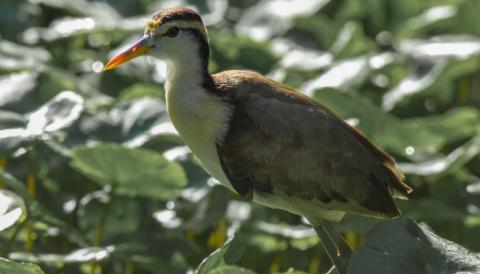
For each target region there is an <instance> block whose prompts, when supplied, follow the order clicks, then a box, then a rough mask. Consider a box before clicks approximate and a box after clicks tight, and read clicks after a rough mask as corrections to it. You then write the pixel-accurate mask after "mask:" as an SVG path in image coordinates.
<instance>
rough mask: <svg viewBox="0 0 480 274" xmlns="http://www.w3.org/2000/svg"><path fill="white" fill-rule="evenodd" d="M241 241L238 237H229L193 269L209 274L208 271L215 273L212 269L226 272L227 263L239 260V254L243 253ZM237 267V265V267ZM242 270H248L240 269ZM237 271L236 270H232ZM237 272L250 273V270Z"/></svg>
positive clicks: (199, 273) (197, 273)
mask: <svg viewBox="0 0 480 274" xmlns="http://www.w3.org/2000/svg"><path fill="white" fill-rule="evenodd" d="M243 248H244V247H243V243H242V241H241V240H240V238H239V237H234V238H230V239H229V240H228V241H227V242H226V243H225V244H224V245H223V247H221V248H219V249H217V250H215V251H214V252H213V253H211V254H210V255H209V256H208V257H207V258H205V259H204V260H203V262H202V263H201V264H200V265H199V266H198V268H197V270H196V271H195V273H196V274H210V273H217V272H213V271H216V270H218V271H220V272H218V273H227V272H223V271H225V269H228V268H225V267H227V266H231V265H228V264H229V263H234V262H237V261H238V260H240V258H241V256H242V255H243V251H244V249H243ZM237 268H238V267H237ZM238 269H240V268H238ZM242 271H250V270H245V269H242ZM233 273H237V272H233ZM238 273H252V272H238Z"/></svg>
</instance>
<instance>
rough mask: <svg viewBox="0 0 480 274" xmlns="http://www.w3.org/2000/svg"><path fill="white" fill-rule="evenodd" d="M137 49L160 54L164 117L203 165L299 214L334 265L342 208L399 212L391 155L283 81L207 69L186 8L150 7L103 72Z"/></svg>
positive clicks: (398, 177) (341, 246)
mask: <svg viewBox="0 0 480 274" xmlns="http://www.w3.org/2000/svg"><path fill="white" fill-rule="evenodd" d="M145 54H148V55H151V56H154V57H157V58H159V59H162V60H165V61H166V63H167V73H166V80H165V98H166V108H167V112H168V115H169V117H170V119H171V121H172V124H173V125H174V127H175V128H176V130H177V131H178V133H179V135H180V136H181V137H182V138H183V140H184V141H185V143H186V145H187V146H188V147H189V148H190V150H191V151H192V152H193V154H195V155H196V156H197V157H198V159H199V160H200V161H201V163H202V165H203V167H204V169H205V170H206V171H207V172H208V173H209V174H210V175H211V176H212V177H214V178H216V179H217V180H218V181H219V182H220V183H221V184H223V185H224V186H226V187H227V188H228V189H230V190H231V191H233V192H235V193H237V194H238V195H240V196H241V197H243V198H244V199H247V200H250V201H253V202H256V203H258V204H262V205H265V206H268V207H271V208H276V209H281V210H286V211H288V212H291V213H294V214H297V215H301V216H303V217H305V218H306V219H307V220H308V221H309V222H310V223H311V224H312V225H313V226H314V227H315V230H316V231H317V233H319V236H320V238H321V240H322V241H325V243H323V244H324V247H325V249H326V251H327V254H328V255H329V256H330V259H332V262H333V264H334V265H335V266H336V267H337V269H338V270H339V272H340V273H344V272H346V270H345V266H344V265H343V266H342V265H341V264H342V262H338V261H337V262H335V258H332V256H333V257H335V256H336V257H338V256H340V255H341V254H340V253H341V251H342V250H343V251H344V253H349V251H348V249H349V248H348V246H345V243H344V242H342V239H339V237H338V235H333V236H332V234H335V232H334V231H333V229H332V227H330V226H329V225H330V224H329V223H330V222H331V221H340V220H341V219H342V218H343V217H344V215H345V214H346V213H347V212H350V213H356V214H361V215H367V216H373V217H379V218H393V217H397V216H398V215H399V214H400V211H399V209H398V207H397V206H396V204H395V202H394V200H393V198H394V197H399V198H406V197H407V195H408V194H409V193H410V192H412V188H410V187H409V186H408V185H407V184H406V182H405V176H404V175H403V174H402V172H401V171H400V170H399V169H398V167H397V166H396V165H395V162H394V160H393V158H392V157H390V156H389V155H387V154H386V153H385V152H383V151H382V150H381V149H380V148H379V147H377V146H376V145H374V144H373V143H372V142H370V141H369V140H368V139H367V138H366V137H365V136H364V135H363V134H362V133H360V132H359V131H358V130H356V129H355V128H354V127H352V126H350V125H349V124H348V123H346V122H345V121H344V120H342V119H341V118H340V117H339V116H338V115H337V114H335V113H334V112H333V111H332V110H330V109H329V108H328V107H327V106H325V105H324V104H322V103H321V102H320V101H318V100H315V99H312V98H310V97H308V96H307V95H304V94H302V93H301V92H299V91H296V90H294V89H292V88H290V87H287V86H286V85H283V84H281V83H278V82H276V81H274V80H272V79H270V78H268V77H266V76H263V75H261V74H258V73H256V72H252V71H247V70H229V71H223V72H219V73H215V74H211V73H210V72H209V70H208V67H209V58H210V46H209V39H208V33H207V29H206V27H205V25H204V23H203V21H202V18H201V16H200V15H199V14H198V13H197V12H195V11H194V10H192V9H189V8H185V7H174V8H166V9H162V10H160V11H158V12H156V13H155V14H154V15H153V16H152V17H151V18H150V19H149V20H148V22H147V24H146V28H145V33H144V36H143V37H142V38H141V39H140V40H139V41H137V42H135V43H134V44H133V45H132V46H131V47H130V48H128V49H126V50H125V51H123V52H122V53H120V54H118V55H116V56H115V57H113V58H112V59H111V60H110V61H109V62H108V63H107V64H106V65H105V67H104V71H108V70H111V69H113V68H116V67H118V66H120V65H121V64H123V63H125V62H127V61H129V60H131V59H133V58H136V57H138V56H142V55H145ZM259 58H261V56H259ZM329 239H330V241H333V243H328V241H329ZM329 245H330V246H329ZM329 253H330V254H329ZM331 253H336V254H331ZM336 259H338V258H336ZM343 263H344V262H343ZM340 270H341V271H340Z"/></svg>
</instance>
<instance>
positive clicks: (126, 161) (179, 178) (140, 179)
mask: <svg viewBox="0 0 480 274" xmlns="http://www.w3.org/2000/svg"><path fill="white" fill-rule="evenodd" d="M72 157H73V161H72V166H73V167H74V168H75V169H77V170H78V171H80V172H82V173H83V174H85V175H86V176H88V177H90V178H92V179H93V180H95V181H96V182H98V183H99V184H102V185H111V186H115V187H116V191H117V193H123V194H133V195H139V196H145V197H151V198H159V199H166V198H169V197H171V196H172V195H173V194H174V193H175V192H177V191H178V190H179V189H181V188H182V187H183V186H185V185H186V181H187V179H186V176H185V172H184V171H183V169H182V168H181V167H180V165H178V164H176V163H174V162H169V161H167V160H166V159H165V158H163V156H162V155H161V154H158V153H155V152H152V151H149V150H145V149H137V148H135V149H132V148H124V147H122V146H120V145H116V144H102V145H98V146H93V147H83V148H78V149H75V150H74V151H73V154H72Z"/></svg>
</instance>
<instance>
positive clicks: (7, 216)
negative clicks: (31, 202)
mask: <svg viewBox="0 0 480 274" xmlns="http://www.w3.org/2000/svg"><path fill="white" fill-rule="evenodd" d="M26 214H27V210H26V207H25V203H24V202H23V199H22V198H21V197H20V196H18V195H17V194H15V193H13V192H11V191H8V190H4V189H0V231H3V230H5V229H7V228H10V227H12V226H13V225H15V224H16V223H19V222H21V221H23V220H24V219H25V218H26Z"/></svg>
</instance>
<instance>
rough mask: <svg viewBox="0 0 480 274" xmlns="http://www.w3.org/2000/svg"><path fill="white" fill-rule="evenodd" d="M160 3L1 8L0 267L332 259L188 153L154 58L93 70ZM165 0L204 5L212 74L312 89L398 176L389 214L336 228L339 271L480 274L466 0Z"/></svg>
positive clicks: (172, 268)
mask: <svg viewBox="0 0 480 274" xmlns="http://www.w3.org/2000/svg"><path fill="white" fill-rule="evenodd" d="M167 2H171V1H154V0H142V1H140V0H137V1H127V0H118V1H112V0H104V1H98V2H93V1H86V0H75V1H68V0H24V1H17V0H2V1H0V257H2V258H5V259H0V274H14V273H22V274H23V273H25V274H30V273H32V274H33V273H47V274H50V273H68V274H70V273H72V274H75V273H82V274H96V273H114V274H120V273H121V274H132V273H135V274H138V273H168V274H176V273H178V274H180V273H186V272H187V271H195V270H196V271H197V273H200V274H207V273H209V274H221V273H229V274H236V273H246V274H252V273H259V274H261V273H262V274H263V273H290V274H294V273H295V274H302V273H325V272H326V271H328V269H329V268H330V263H329V260H328V258H327V257H326V255H325V253H324V252H323V250H322V248H321V246H320V245H319V244H318V238H317V237H316V235H315V233H314V231H313V230H312V229H310V228H309V227H308V226H307V225H306V224H304V223H303V222H302V220H301V218H300V217H298V216H294V215H291V214H289V213H286V212H281V211H276V210H272V209H268V208H265V207H262V206H258V205H254V204H249V203H247V202H245V201H242V200H241V198H240V197H238V196H236V195H235V194H233V193H231V192H230V191H228V190H227V189H225V188H223V187H221V186H218V185H216V184H214V182H213V181H212V180H211V179H210V178H209V176H208V175H207V174H206V173H205V172H204V171H203V169H202V168H201V167H200V165H199V163H198V160H197V159H195V157H194V156H193V155H191V154H190V153H189V152H188V150H186V149H185V147H184V144H183V142H182V140H181V139H180V138H179V137H178V136H177V135H176V134H175V132H174V131H173V130H172V126H171V124H170V123H169V120H168V117H167V114H166V112H165V102H164V99H163V86H162V83H163V81H164V78H163V77H164V75H163V71H164V68H165V66H164V64H163V63H161V62H159V61H158V60H155V59H152V58H148V57H147V58H138V59H135V60H133V61H132V62H130V63H129V64H126V65H124V66H122V67H120V68H118V69H116V70H113V71H111V72H108V73H100V74H97V73H95V72H94V71H93V69H92V68H93V67H94V63H95V62H97V61H101V62H105V61H107V59H109V57H111V56H112V52H114V51H115V50H117V49H119V48H120V47H122V46H125V45H126V44H128V43H129V42H131V41H133V40H135V39H137V38H139V37H140V36H141V35H142V33H143V27H144V24H145V22H146V16H147V15H149V14H152V13H153V12H155V11H156V10H157V9H158V8H160V7H163V6H165V5H167V4H166V3H167ZM178 2H181V3H184V5H194V6H196V7H197V9H198V10H199V11H200V13H201V14H203V15H204V18H205V21H206V23H207V24H208V31H209V35H210V39H211V41H210V42H211V44H212V62H211V70H212V72H214V71H219V70H225V69H238V68H240V69H249V70H255V71H259V72H261V73H263V74H268V75H269V76H271V77H273V78H275V79H277V80H278V81H281V82H283V83H286V84H288V85H290V86H292V87H294V88H296V89H299V90H301V91H302V92H305V93H307V94H309V95H310V96H312V97H315V98H316V99H318V100H320V101H322V102H323V103H325V104H326V105H328V106H329V107H331V108H332V109H333V110H334V111H336V112H337V113H338V114H339V115H340V116H342V117H343V118H345V119H348V121H351V122H352V123H354V124H355V125H356V126H357V127H358V128H359V129H360V130H361V131H362V132H364V133H365V135H367V136H368V137H369V138H370V139H372V140H373V141H374V142H375V143H376V144H378V145H379V146H380V147H382V148H384V149H385V150H386V151H388V152H389V153H390V154H391V155H392V156H394V158H395V159H396V160H397V162H398V163H399V166H400V168H401V169H402V170H403V171H404V172H405V173H406V175H407V181H408V183H409V184H410V185H411V186H412V187H413V188H414V190H415V191H414V192H413V193H412V195H411V197H410V200H409V201H400V200H399V201H398V202H397V203H398V205H399V207H400V208H401V210H402V213H403V216H402V219H398V220H393V221H386V222H382V221H381V220H377V219H371V218H365V217H361V216H355V215H348V216H347V217H346V218H345V220H344V221H343V222H341V223H339V224H336V227H337V229H338V230H339V231H340V232H341V233H342V234H343V235H344V236H345V238H346V239H347V241H348V242H349V244H350V245H351V246H352V247H353V248H354V249H355V251H354V253H353V255H352V258H351V261H350V266H351V269H350V271H351V273H398V274H400V273H455V272H457V271H458V272H459V271H465V273H475V272H476V273H478V272H480V269H479V265H480V256H479V255H478V252H480V179H479V178H480V24H479V15H478V11H479V10H480V2H479V1H472V0H437V1H418V0H401V1H394V0H368V1H365V0H330V1H329V0H314V1H279V0H271V1H267V0H262V1H260V0H242V1H230V2H231V3H227V1H222V0H219V1H207V2H208V4H205V3H204V2H203V1H194V0H188V1H178ZM412 220H413V221H415V222H413V221H412ZM437 235H438V236H437ZM445 239H448V240H445ZM460 245H461V246H464V247H465V248H466V249H468V250H470V252H469V251H467V250H466V249H464V248H462V247H461V246H460ZM215 250H217V251H215ZM190 273H192V272H190Z"/></svg>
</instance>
